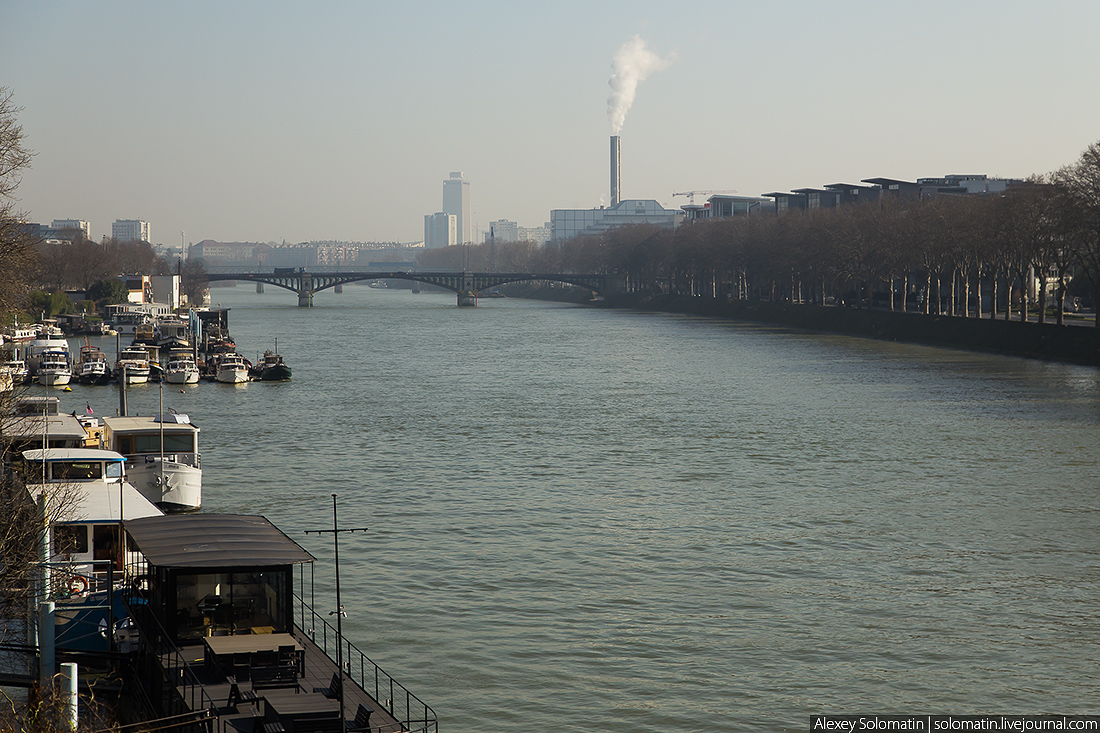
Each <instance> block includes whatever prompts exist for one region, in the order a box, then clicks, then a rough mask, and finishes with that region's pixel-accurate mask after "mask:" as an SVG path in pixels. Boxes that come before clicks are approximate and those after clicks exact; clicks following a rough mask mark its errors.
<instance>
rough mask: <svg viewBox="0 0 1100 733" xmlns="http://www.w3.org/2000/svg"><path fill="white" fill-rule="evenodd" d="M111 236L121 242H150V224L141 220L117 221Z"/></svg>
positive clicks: (112, 227)
mask: <svg viewBox="0 0 1100 733" xmlns="http://www.w3.org/2000/svg"><path fill="white" fill-rule="evenodd" d="M111 236H112V237H114V238H115V239H116V240H118V241H119V242H149V241H151V240H150V238H149V222H147V221H141V220H140V219H115V223H114V224H112V225H111Z"/></svg>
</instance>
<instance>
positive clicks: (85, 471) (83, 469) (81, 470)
mask: <svg viewBox="0 0 1100 733" xmlns="http://www.w3.org/2000/svg"><path fill="white" fill-rule="evenodd" d="M51 473H52V475H53V479H54V480H55V481H90V480H92V479H97V478H103V464H102V463H92V462H87V461H72V462H70V461H56V462H54V463H52V464H51Z"/></svg>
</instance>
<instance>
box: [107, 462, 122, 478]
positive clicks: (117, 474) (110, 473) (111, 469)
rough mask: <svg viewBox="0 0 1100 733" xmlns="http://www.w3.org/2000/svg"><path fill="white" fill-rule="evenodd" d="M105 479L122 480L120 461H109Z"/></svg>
mask: <svg viewBox="0 0 1100 733" xmlns="http://www.w3.org/2000/svg"><path fill="white" fill-rule="evenodd" d="M107 478H122V462H121V461H111V462H110V463H108V464H107Z"/></svg>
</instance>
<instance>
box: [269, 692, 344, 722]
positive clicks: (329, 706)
mask: <svg viewBox="0 0 1100 733" xmlns="http://www.w3.org/2000/svg"><path fill="white" fill-rule="evenodd" d="M264 720H266V721H268V722H279V723H281V724H282V725H283V727H284V728H286V730H287V733H295V728H296V727H298V729H299V730H303V731H304V730H312V729H313V726H311V725H305V723H315V722H318V721H328V722H329V725H327V726H319V727H324V728H325V729H326V730H338V729H339V728H340V727H341V726H340V703H339V702H337V701H336V700H332V699H330V698H327V697H325V696H324V695H321V694H319V693H308V692H307V693H301V694H298V693H296V692H294V691H293V690H270V691H268V692H265V693H264Z"/></svg>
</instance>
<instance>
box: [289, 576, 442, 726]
mask: <svg viewBox="0 0 1100 733" xmlns="http://www.w3.org/2000/svg"><path fill="white" fill-rule="evenodd" d="M294 600H295V601H297V603H298V607H299V608H300V609H301V613H300V614H299V618H300V621H299V623H298V628H299V629H301V630H302V631H303V632H304V633H305V634H307V635H308V636H309V637H310V638H311V639H312V640H313V643H314V644H316V645H317V646H318V647H319V648H320V649H321V650H322V651H323V652H324V653H325V655H326V656H328V657H329V659H332V660H333V661H335V656H334V654H335V653H336V649H337V643H338V640H337V635H336V629H335V628H333V627H332V625H331V624H329V622H328V621H326V620H325V618H324V617H322V616H319V615H318V614H317V612H316V611H314V610H313V609H312V608H310V607H309V605H307V604H306V602H305V601H304V600H302V598H301V597H299V596H298V594H297V593H295V594H294ZM307 612H308V616H307ZM340 641H341V642H342V643H341V644H340V648H341V651H342V658H343V660H344V669H343V671H344V673H345V674H347V675H348V676H349V677H351V678H352V680H353V681H354V682H356V683H357V684H358V685H359V686H360V687H362V688H363V689H364V690H366V691H367V692H368V693H369V692H370V691H371V690H372V689H373V690H374V694H373V697H374V699H375V701H376V702H378V703H379V704H381V705H382V706H383V707H385V708H386V710H387V711H388V712H389V714H390V715H391V716H393V717H394V718H395V719H397V720H398V721H400V722H399V723H398V725H399V726H401V727H400V728H394V731H398V730H404V731H414V732H417V733H438V732H439V720H438V718H437V717H436V714H435V711H434V710H432V709H431V708H430V707H429V706H428V704H427V703H425V702H424V701H423V700H421V699H420V698H418V697H417V696H416V695H414V694H412V693H411V692H409V690H408V689H406V688H405V686H404V685H402V684H401V683H400V682H398V681H397V680H395V679H394V678H393V677H391V676H390V675H389V673H387V672H386V671H385V670H384V669H382V668H381V667H379V666H378V665H377V664H375V663H374V662H373V661H372V660H371V658H370V657H368V656H367V655H366V654H364V653H363V652H361V651H359V649H358V648H356V647H355V645H354V644H352V643H351V642H350V641H348V640H347V638H346V637H345V638H344V639H342V640H340ZM384 727H385V726H383V728H384ZM371 730H372V731H374V730H375V728H374V727H373V726H372V728H371ZM379 730H381V729H379Z"/></svg>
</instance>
